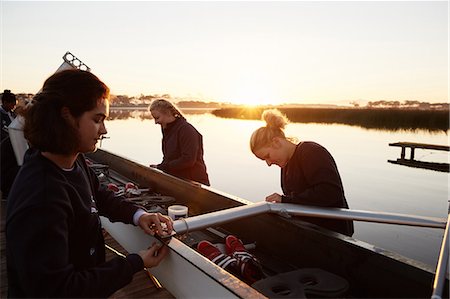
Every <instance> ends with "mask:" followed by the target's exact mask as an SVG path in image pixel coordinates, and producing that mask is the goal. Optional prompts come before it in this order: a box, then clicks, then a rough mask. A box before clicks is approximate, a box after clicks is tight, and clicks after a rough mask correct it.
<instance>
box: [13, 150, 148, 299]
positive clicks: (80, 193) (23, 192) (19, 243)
mask: <svg viewBox="0 0 450 299" xmlns="http://www.w3.org/2000/svg"><path fill="white" fill-rule="evenodd" d="M26 157H27V158H26V161H25V163H24V164H23V166H22V168H21V169H20V171H19V174H18V176H17V178H16V180H15V182H14V184H13V187H12V189H11V192H10V194H9V196H8V202H7V218H6V242H7V270H8V296H9V297H12V298H18V297H28V298H37V297H54V298H62V297H72V298H74V297H75V298H81V297H90V298H99V297H108V296H110V295H111V294H112V293H113V292H115V291H116V290H118V289H120V288H122V287H124V286H125V285H127V284H128V283H129V282H130V281H131V279H132V276H133V274H134V273H136V272H137V271H139V270H141V269H143V261H142V259H141V258H140V256H139V255H137V254H130V255H128V256H127V257H126V258H122V257H116V258H114V259H112V260H110V261H108V262H105V245H104V239H103V235H102V230H101V223H100V218H99V215H103V216H106V217H108V218H109V219H110V220H111V221H122V222H124V223H132V222H133V215H134V213H135V212H136V210H137V209H138V207H137V206H135V205H134V204H132V203H130V202H128V201H125V200H119V199H117V198H114V197H113V193H112V192H111V191H108V190H106V189H104V188H102V187H101V186H100V185H99V182H98V180H97V178H96V176H95V174H94V173H93V172H92V171H91V170H90V169H88V167H87V166H86V163H85V160H84V157H83V156H82V155H80V156H79V157H78V159H77V161H76V164H75V166H74V169H73V170H71V171H65V170H62V169H61V168H59V167H58V166H56V165H55V164H54V163H53V162H51V161H50V160H48V159H46V158H45V157H43V156H42V155H41V154H40V152H38V151H36V150H32V149H29V150H28V152H27V153H26Z"/></svg>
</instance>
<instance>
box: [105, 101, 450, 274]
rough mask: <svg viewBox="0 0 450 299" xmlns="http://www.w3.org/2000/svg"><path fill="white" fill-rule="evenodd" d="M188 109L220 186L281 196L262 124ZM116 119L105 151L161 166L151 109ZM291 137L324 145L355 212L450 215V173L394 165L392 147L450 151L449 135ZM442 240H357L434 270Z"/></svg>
mask: <svg viewBox="0 0 450 299" xmlns="http://www.w3.org/2000/svg"><path fill="white" fill-rule="evenodd" d="M183 111H184V113H185V116H186V118H187V120H188V121H189V122H190V123H191V124H192V125H194V126H195V127H196V128H197V129H198V130H199V132H201V134H202V135H203V140H204V149H205V156H204V158H205V163H206V165H207V167H208V173H209V177H210V180H211V186H212V187H213V188H216V189H218V190H221V191H223V192H226V193H229V194H232V195H234V196H239V197H241V198H244V199H246V200H249V201H252V202H258V201H262V200H264V198H265V196H267V195H269V194H271V193H273V192H278V193H280V192H281V188H280V170H279V168H278V167H267V165H265V164H264V163H262V162H261V161H260V160H258V159H256V158H255V157H254V156H253V154H252V153H251V152H250V149H249V138H250V136H251V133H252V132H253V131H254V130H255V129H257V128H258V127H260V126H261V125H263V122H262V121H257V120H239V119H225V118H218V117H215V116H213V115H212V114H210V113H197V114H191V113H190V111H185V110H183ZM111 112H113V113H115V111H114V110H112V111H111ZM119 115H121V116H119ZM125 115H128V116H127V117H125ZM111 118H112V120H111V121H109V122H107V124H106V125H107V128H108V136H109V137H110V139H107V140H104V141H103V146H102V147H103V148H104V149H106V150H109V151H112V152H114V153H116V154H119V155H122V156H125V157H128V158H130V159H132V160H134V161H137V162H138V163H141V164H143V165H149V164H155V162H160V161H161V159H162V153H161V138H162V136H161V130H160V127H159V126H158V125H155V124H154V122H153V120H152V119H151V118H148V117H147V112H146V111H124V112H120V113H118V114H117V117H111ZM286 135H287V136H291V137H297V138H298V139H299V141H307V140H311V141H316V142H318V143H320V144H322V145H323V146H325V147H326V148H327V149H328V150H329V151H330V153H331V154H332V155H333V157H334V158H335V160H336V163H337V165H338V168H339V171H340V174H341V177H342V180H343V184H344V190H345V194H346V198H347V200H348V202H349V205H350V208H352V209H358V210H370V211H384V212H394V213H404V214H415V215H423V216H431V217H441V218H444V217H445V218H446V217H447V210H448V198H449V196H448V179H449V174H448V173H441V172H435V171H431V170H426V169H417V168H409V167H403V166H399V165H394V164H390V163H388V162H387V161H388V160H389V159H396V158H397V157H398V156H399V149H398V148H392V147H390V146H389V145H388V144H389V143H391V142H399V141H408V142H418V143H430V144H442V145H445V144H448V136H447V135H446V134H445V133H442V132H437V133H436V132H435V133H432V134H431V133H429V132H427V131H423V130H422V131H415V132H411V131H395V132H393V131H382V130H368V129H363V128H360V127H354V126H346V125H323V124H311V123H309V124H302V123H291V124H290V125H289V126H287V128H286ZM416 157H417V158H418V159H419V158H420V159H424V160H425V159H428V160H431V161H443V162H447V163H448V153H432V152H430V151H425V150H424V151H421V152H417V153H416ZM442 235H443V231H441V230H439V229H426V228H415V227H405V226H395V225H387V224H374V223H364V222H355V235H354V237H355V238H357V239H360V240H362V241H366V242H369V243H371V244H374V245H377V246H380V247H382V248H385V249H388V250H392V251H396V252H399V253H400V254H402V255H405V256H408V257H411V258H414V259H416V260H419V261H422V262H424V263H427V264H429V265H432V266H433V267H434V266H435V264H436V261H437V255H438V251H439V247H440V242H441V240H442Z"/></svg>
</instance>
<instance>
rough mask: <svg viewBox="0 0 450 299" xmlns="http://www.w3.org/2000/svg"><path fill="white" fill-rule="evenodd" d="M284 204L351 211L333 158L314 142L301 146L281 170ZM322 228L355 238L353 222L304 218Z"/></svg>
mask: <svg viewBox="0 0 450 299" xmlns="http://www.w3.org/2000/svg"><path fill="white" fill-rule="evenodd" d="M281 188H282V189H283V193H284V194H285V195H284V196H283V197H282V202H285V203H298V204H303V205H310V206H319V207H332V208H348V204H347V200H346V199H345V195H344V187H343V186H342V181H341V177H340V175H339V172H338V169H337V166H336V162H335V161H334V159H333V157H332V156H331V154H330V153H329V152H328V151H327V150H326V149H325V148H324V147H322V146H321V145H319V144H317V143H314V142H301V143H300V144H298V145H297V148H296V150H295V152H294V155H293V156H292V158H291V159H290V160H289V162H288V163H287V165H286V166H285V167H284V168H282V170H281ZM303 220H305V221H308V222H311V223H314V224H317V225H319V226H322V227H325V228H328V229H330V230H334V231H337V232H340V233H342V234H345V235H348V236H351V235H353V232H354V230H353V221H346V220H335V219H326V218H314V217H305V218H303Z"/></svg>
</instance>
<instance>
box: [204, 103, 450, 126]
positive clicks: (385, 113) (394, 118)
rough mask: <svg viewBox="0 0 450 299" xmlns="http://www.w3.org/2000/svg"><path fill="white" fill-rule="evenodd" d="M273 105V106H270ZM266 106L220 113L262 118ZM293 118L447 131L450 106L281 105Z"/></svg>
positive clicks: (299, 121)
mask: <svg viewBox="0 0 450 299" xmlns="http://www.w3.org/2000/svg"><path fill="white" fill-rule="evenodd" d="M271 108H272V107H271ZM265 109H266V108H264V107H257V108H222V109H217V110H214V111H213V112H212V113H213V114H214V115H215V116H218V117H224V118H239V119H261V114H262V112H263V111H264V110H265ZM278 110H280V111H281V112H282V113H284V114H285V115H286V116H287V117H288V118H289V120H290V121H291V122H298V123H324V124H346V125H351V126H360V127H363V128H368V129H382V130H393V131H396V130H418V129H423V130H428V131H445V132H446V131H448V129H449V110H419V109H415V110H414V109H392V108H391V109H374V108H358V109H356V108H304V107H302V108H298V107H296V108H278Z"/></svg>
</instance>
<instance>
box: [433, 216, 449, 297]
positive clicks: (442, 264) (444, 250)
mask: <svg viewBox="0 0 450 299" xmlns="http://www.w3.org/2000/svg"><path fill="white" fill-rule="evenodd" d="M449 226H450V214H449V215H448V220H447V227H446V228H445V233H444V238H443V239H442V245H441V251H440V253H439V260H438V264H437V267H436V276H435V277H434V283H433V295H432V296H431V299H441V298H442V293H443V290H444V284H445V273H446V272H447V267H448V242H449V239H448V234H449V229H450V228H449Z"/></svg>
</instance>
